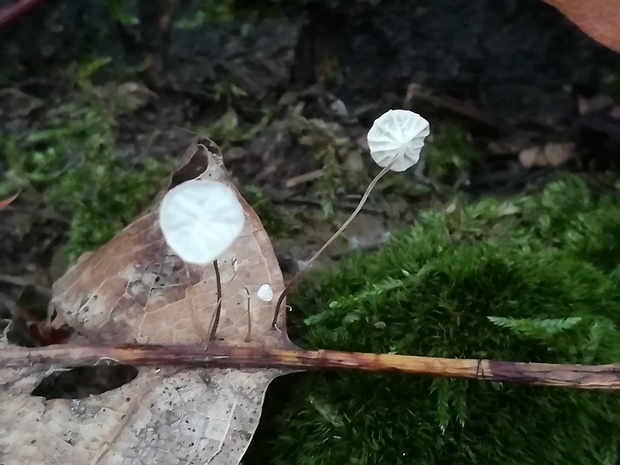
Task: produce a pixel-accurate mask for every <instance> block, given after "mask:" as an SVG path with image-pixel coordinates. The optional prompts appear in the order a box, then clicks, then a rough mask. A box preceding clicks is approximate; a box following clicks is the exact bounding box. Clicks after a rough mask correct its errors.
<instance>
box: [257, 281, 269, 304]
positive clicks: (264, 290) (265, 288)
mask: <svg viewBox="0 0 620 465" xmlns="http://www.w3.org/2000/svg"><path fill="white" fill-rule="evenodd" d="M256 295H257V296H258V298H259V299H260V300H262V301H263V302H271V300H272V299H273V289H272V288H271V286H270V285H269V284H263V285H262V286H261V287H260V288H259V289H258V291H257V292H256Z"/></svg>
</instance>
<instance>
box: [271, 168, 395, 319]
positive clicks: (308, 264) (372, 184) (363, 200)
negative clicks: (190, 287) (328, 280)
mask: <svg viewBox="0 0 620 465" xmlns="http://www.w3.org/2000/svg"><path fill="white" fill-rule="evenodd" d="M396 160H397V158H396V157H394V159H393V160H392V161H391V162H390V163H389V164H388V165H387V166H385V167H384V168H383V169H382V170H381V171H380V172H379V174H377V175H376V176H375V177H374V179H373V180H372V181H370V184H368V187H367V188H366V191H365V192H364V195H363V196H362V198H361V199H360V201H359V203H358V204H357V207H356V208H355V210H354V211H353V213H351V215H349V217H348V218H347V220H346V221H345V222H344V223H342V226H340V228H339V229H338V230H337V231H336V232H335V233H334V234H332V236H331V237H330V238H329V239H328V240H327V242H325V244H323V246H322V247H321V248H320V249H319V250H317V251H316V252H315V253H314V255H313V256H312V257H310V260H308V261H307V262H306V265H305V266H304V267H303V268H302V269H300V270H299V271H298V272H297V273H296V274H295V276H293V278H292V279H291V280H290V281H289V282H288V284H287V285H286V287H285V288H284V290H283V291H282V292H281V293H280V297H278V301H277V302H276V310H275V313H274V315H273V321H272V323H271V326H272V328H274V329H275V328H276V326H277V323H278V318H279V317H280V307H281V306H282V302H283V301H284V298H285V297H286V293H287V292H288V290H289V289H290V288H292V287H293V285H294V284H295V283H296V282H297V281H298V280H299V278H301V277H302V276H303V275H304V274H305V273H306V272H307V271H308V269H309V268H310V267H311V266H312V265H313V264H314V262H315V261H316V259H317V258H319V256H320V255H321V254H322V253H323V252H324V251H325V249H327V247H329V246H330V245H331V244H332V243H333V242H334V241H335V240H336V239H337V238H338V237H340V235H341V234H342V233H343V231H344V230H345V229H346V228H347V226H349V224H351V221H353V219H354V218H355V217H356V216H357V215H358V213H359V212H360V211H361V210H362V207H363V206H364V204H365V203H366V201H367V200H368V197H369V196H370V193H371V192H372V190H373V189H374V188H375V186H376V185H377V183H378V182H379V180H380V179H381V178H382V177H383V176H385V174H386V173H387V172H388V171H390V169H391V168H392V166H393V165H394V163H395V162H396Z"/></svg>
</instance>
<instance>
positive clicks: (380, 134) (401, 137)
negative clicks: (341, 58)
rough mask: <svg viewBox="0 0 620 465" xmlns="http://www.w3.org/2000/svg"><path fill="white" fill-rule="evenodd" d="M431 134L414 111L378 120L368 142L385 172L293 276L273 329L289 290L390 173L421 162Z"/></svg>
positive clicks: (388, 114)
mask: <svg viewBox="0 0 620 465" xmlns="http://www.w3.org/2000/svg"><path fill="white" fill-rule="evenodd" d="M429 134H430V125H429V123H428V121H426V120H425V119H424V118H422V117H421V116H420V115H418V114H417V113H414V112H413V111H410V110H388V111H387V112H386V113H384V114H383V115H381V116H380V117H379V118H377V119H376V120H375V121H374V123H373V125H372V127H371V128H370V130H369V131H368V135H367V140H368V148H369V149H370V156H371V157H372V159H373V160H374V161H375V162H376V163H377V165H379V166H381V167H382V168H383V169H382V170H381V171H380V172H379V174H377V175H376V176H375V177H374V179H373V180H372V181H370V184H369V185H368V187H367V188H366V192H364V195H363V196H362V198H361V200H360V201H359V204H358V205H357V207H356V208H355V210H354V211H353V213H351V215H350V216H349V218H347V220H346V221H345V222H344V223H343V224H342V226H340V228H339V229H338V231H336V232H335V233H334V234H333V235H332V237H330V238H329V239H328V240H327V242H326V243H325V244H323V246H322V247H321V248H320V249H319V250H318V251H317V252H316V253H315V254H314V255H313V256H312V257H310V259H309V260H308V261H307V262H306V265H305V266H304V267H303V268H302V269H301V270H299V271H298V272H297V274H295V276H293V279H291V280H290V281H289V283H288V284H287V285H286V287H285V288H284V291H282V294H280V297H278V301H277V303H276V310H275V314H274V317H273V322H272V326H274V327H275V326H276V323H277V321H278V315H279V312H280V305H281V304H282V302H283V301H284V297H285V295H286V292H287V290H288V289H289V288H290V287H291V286H292V285H293V284H294V283H295V282H296V281H297V280H298V279H299V277H300V276H302V275H303V274H304V273H305V272H306V270H308V269H309V268H310V267H311V266H312V264H313V263H314V262H315V260H316V259H317V258H318V257H319V255H321V254H322V253H323V251H324V250H325V249H327V247H329V245H330V244H331V243H332V242H334V241H335V240H336V239H337V238H338V237H339V236H340V235H341V234H342V232H343V231H344V230H345V228H346V227H347V226H349V224H350V223H351V221H353V219H354V218H355V217H356V216H357V214H358V213H359V212H360V210H361V209H362V207H363V206H364V204H365V203H366V200H368V197H369V196H370V192H371V191H372V190H373V188H374V187H375V185H376V184H377V183H378V182H379V180H380V179H381V178H382V177H383V176H384V175H385V173H387V172H388V171H390V170H392V171H405V170H406V169H407V168H410V167H411V166H413V165H415V164H416V163H417V162H418V161H419V160H420V151H421V150H422V147H423V146H424V139H425V138H426V136H428V135H429Z"/></svg>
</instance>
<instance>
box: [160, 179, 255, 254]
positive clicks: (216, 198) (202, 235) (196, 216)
mask: <svg viewBox="0 0 620 465" xmlns="http://www.w3.org/2000/svg"><path fill="white" fill-rule="evenodd" d="M244 223H245V213H244V211H243V207H242V206H241V203H240V202H239V200H238V199H237V195H236V194H235V193H234V192H233V190H232V189H230V188H229V187H227V186H226V185H224V184H222V183H219V182H216V181H211V180H206V179H199V180H191V181H186V182H184V183H182V184H179V185H178V186H175V187H173V188H172V189H170V190H169V191H168V192H167V193H166V194H165V195H164V197H163V199H162V202H161V205H160V207H159V226H160V228H161V231H162V233H163V236H164V239H165V240H166V243H167V244H168V246H169V247H170V248H171V249H172V250H173V252H174V253H175V254H176V255H178V256H179V258H181V260H183V261H185V262H188V263H193V264H198V265H204V264H207V263H210V262H212V261H213V260H216V259H217V258H218V257H219V256H220V255H221V254H222V253H224V252H225V251H226V249H228V247H230V245H231V244H232V243H233V242H234V241H235V239H237V237H238V236H239V234H241V231H242V229H243V225H244Z"/></svg>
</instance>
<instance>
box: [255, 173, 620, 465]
mask: <svg viewBox="0 0 620 465" xmlns="http://www.w3.org/2000/svg"><path fill="white" fill-rule="evenodd" d="M619 206H620V203H619V202H618V198H617V195H616V194H615V193H614V194H609V195H604V196H602V195H594V194H592V193H591V192H590V191H589V190H588V189H587V187H586V186H585V185H584V184H583V183H582V182H581V181H578V180H575V179H567V180H564V181H558V182H556V183H553V184H551V185H549V186H548V187H547V188H546V189H545V191H544V192H543V193H542V194H541V195H538V196H532V197H526V198H523V199H520V200H516V201H514V202H507V201H498V200H493V199H487V200H484V201H482V202H480V203H477V204H474V205H458V206H457V207H456V209H455V210H454V211H452V212H451V213H438V212H428V213H425V214H423V215H422V216H421V217H420V218H419V220H418V222H417V223H416V224H415V226H413V228H412V229H411V230H410V231H408V232H407V233H405V234H403V235H400V236H399V237H397V238H395V239H394V240H392V241H391V242H390V244H389V245H388V246H386V247H385V248H384V249H382V250H380V251H378V252H377V253H375V254H373V255H368V254H366V255H361V254H360V255H358V256H355V257H353V258H351V259H349V260H347V261H345V262H344V263H343V264H342V265H341V266H339V267H336V268H332V269H330V270H328V271H326V272H320V273H319V272H317V273H313V274H311V277H310V279H309V280H308V281H306V282H305V284H304V285H303V286H302V287H301V288H300V289H299V291H298V292H297V293H295V295H294V296H293V299H292V302H291V303H292V305H293V309H294V310H293V312H292V313H291V315H292V324H295V325H297V326H300V327H301V328H300V329H299V330H298V332H300V333H301V334H302V339H301V340H300V341H297V342H298V343H299V344H300V345H303V346H305V347H307V348H329V349H339V350H359V351H366V352H379V353H387V352H393V353H399V354H411V355H431V356H440V357H459V358H460V357H467V358H490V359H497V360H513V361H541V362H561V363H609V362H617V361H618V360H620V332H619V330H618V327H619V325H620V311H619V310H618V309H619V308H620V288H619V287H618V280H617V278H616V274H617V273H615V271H614V270H615V263H617V260H618V259H619V258H620V256H619V254H618V253H617V251H618V244H617V243H618V239H617V237H618V235H617V231H618V228H619V227H620V211H619V210H618V208H619ZM614 235H615V238H616V239H614V238H613V236H614ZM285 383H287V381H286V380H283V381H282V382H281V383H280V384H279V385H280V388H279V389H281V390H282V391H284V390H285V391H286V392H288V394H287V395H283V396H282V397H278V399H275V398H270V399H271V400H270V401H269V402H268V404H267V412H271V413H268V414H267V415H265V417H264V418H263V420H262V421H263V423H262V424H261V427H260V428H261V432H259V435H258V436H257V438H256V440H255V441H254V443H253V445H252V449H251V450H250V452H249V453H248V457H247V463H248V464H253V463H261V464H295V465H332V464H342V463H346V464H360V465H362V464H364V465H370V464H378V463H388V464H391V465H398V464H411V463H416V464H444V463H445V464H453V463H459V464H478V465H481V464H493V465H496V464H497V465H499V464H502V465H503V464H515V465H516V464H519V465H522V464H549V465H559V464H576V465H577V464H579V465H584V464H617V463H619V461H618V447H619V446H620V435H619V434H616V433H614V432H617V431H620V398H619V397H618V396H617V395H614V394H609V393H607V394H606V393H597V392H585V391H578V390H569V389H558V388H555V389H552V388H539V387H528V386H520V385H512V384H505V383H489V382H477V381H464V380H450V379H434V378H431V377H423V376H411V375H409V376H406V375H399V374H374V373H373V374H360V373H331V374H312V375H310V374H306V375H303V376H298V377H296V378H295V380H294V381H292V382H291V381H289V382H288V384H285ZM283 386H286V387H285V388H284V387H283Z"/></svg>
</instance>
